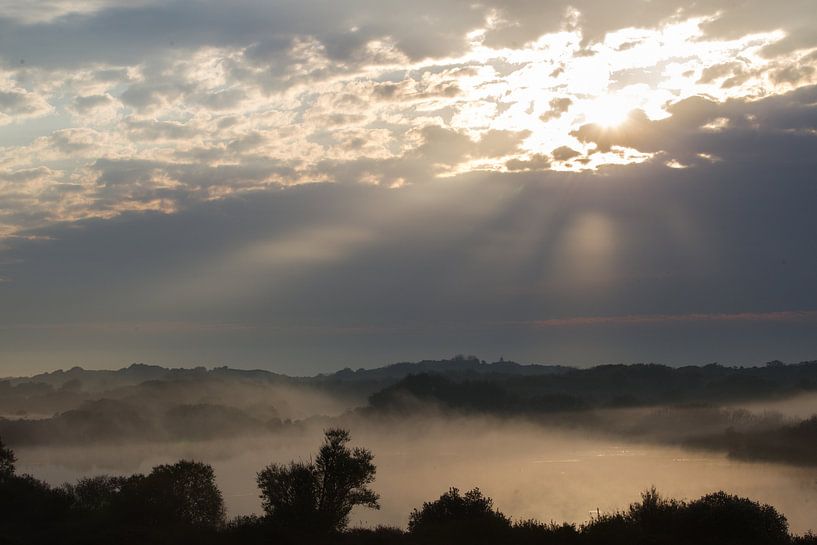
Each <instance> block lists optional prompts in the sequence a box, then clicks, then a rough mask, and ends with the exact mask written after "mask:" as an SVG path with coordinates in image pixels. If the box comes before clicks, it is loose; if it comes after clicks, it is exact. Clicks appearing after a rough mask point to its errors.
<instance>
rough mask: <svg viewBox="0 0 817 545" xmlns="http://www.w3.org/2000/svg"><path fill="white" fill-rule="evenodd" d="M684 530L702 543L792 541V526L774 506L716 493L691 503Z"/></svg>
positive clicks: (742, 544) (751, 544) (746, 544)
mask: <svg viewBox="0 0 817 545" xmlns="http://www.w3.org/2000/svg"><path fill="white" fill-rule="evenodd" d="M683 527H684V529H685V532H684V533H685V534H687V535H688V536H689V537H690V538H691V539H692V540H693V541H697V542H699V543H707V542H708V543H734V544H735V545H738V544H740V545H770V544H778V543H779V544H785V543H788V542H789V533H788V532H789V523H788V521H787V520H786V517H784V516H783V515H782V514H780V513H778V512H777V510H776V509H775V508H774V507H772V506H771V505H765V504H761V503H758V502H756V501H752V500H750V499H748V498H741V497H738V496H733V495H731V494H727V493H726V492H715V493H713V494H707V495H706V496H703V497H702V498H700V499H697V500H695V501H692V502H689V504H688V505H687V508H686V510H685V513H684V517H683Z"/></svg>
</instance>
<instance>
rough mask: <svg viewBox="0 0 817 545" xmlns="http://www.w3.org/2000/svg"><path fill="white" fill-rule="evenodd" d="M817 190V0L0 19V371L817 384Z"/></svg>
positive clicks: (157, 9)
mask: <svg viewBox="0 0 817 545" xmlns="http://www.w3.org/2000/svg"><path fill="white" fill-rule="evenodd" d="M690 5H691V6H693V7H690ZM815 167H817V10H815V6H814V2H813V0H799V1H795V0H789V1H785V0H783V1H779V2H770V1H768V0H737V1H736V0H702V1H698V2H694V3H690V2H679V1H669V0H623V1H618V2H609V1H606V0H575V1H572V2H562V1H548V2H543V1H541V0H539V1H525V0H510V1H505V2H499V1H497V2H495V1H492V0H487V1H485V2H478V3H475V2H470V1H469V2H460V1H441V0H434V1H426V0H415V1H413V2H391V1H383V0H378V1H374V0H355V1H347V2H338V1H330V2H323V1H303V0H299V1H276V2H269V1H261V0H241V1H231V2H224V1H215V0H214V1H210V0H200V1H192V0H190V1H163V2H154V1H151V0H137V1H128V2H117V1H111V0H69V1H57V0H27V1H25V2H23V1H15V0H0V374H17V373H26V374H28V373H32V372H36V371H40V370H43V369H54V368H59V367H64V368H67V367H71V366H73V365H82V366H86V367H119V366H122V365H127V364H129V363H131V362H133V361H143V362H151V363H159V364H166V365H199V364H202V365H214V364H228V365H231V366H236V367H266V368H270V369H273V370H279V371H284V372H288V373H295V374H312V373H315V372H319V371H330V370H334V369H337V368H339V367H342V366H345V365H349V366H352V367H360V366H373V365H377V364H383V363H388V362H391V361H397V360H409V359H418V358H423V357H435V358H436V357H443V356H449V355H452V354H454V353H459V352H462V353H473V354H476V355H478V356H480V357H482V358H485V359H494V358H499V357H500V356H504V357H505V358H512V359H517V360H523V361H535V362H550V363H565V364H573V365H587V364H595V363H602V362H633V361H660V362H666V363H674V364H679V363H706V362H711V361H720V362H722V363H759V362H763V361H766V360H770V359H774V358H780V359H784V360H803V359H815V358H817V176H816V175H815V172H817V170H815Z"/></svg>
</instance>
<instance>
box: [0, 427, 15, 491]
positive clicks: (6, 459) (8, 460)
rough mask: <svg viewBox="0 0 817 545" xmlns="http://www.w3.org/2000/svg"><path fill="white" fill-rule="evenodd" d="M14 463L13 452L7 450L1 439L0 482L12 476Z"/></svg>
mask: <svg viewBox="0 0 817 545" xmlns="http://www.w3.org/2000/svg"><path fill="white" fill-rule="evenodd" d="M16 462H17V458H16V457H15V456H14V451H13V450H11V449H10V448H7V447H6V445H4V444H3V439H2V438H0V482H2V481H5V480H7V479H9V478H11V477H13V476H14V467H15V466H14V464H15V463H16Z"/></svg>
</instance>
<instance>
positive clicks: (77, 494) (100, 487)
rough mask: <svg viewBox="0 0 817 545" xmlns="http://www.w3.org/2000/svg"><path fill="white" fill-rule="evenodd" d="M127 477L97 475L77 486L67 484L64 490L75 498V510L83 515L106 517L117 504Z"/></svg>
mask: <svg viewBox="0 0 817 545" xmlns="http://www.w3.org/2000/svg"><path fill="white" fill-rule="evenodd" d="M127 481H128V478H127V477H113V476H111V475H97V476H95V477H84V478H82V479H79V480H78V481H77V483H76V484H73V485H72V484H66V485H63V488H64V489H65V490H66V492H68V494H70V495H71V496H72V497H73V502H74V504H73V508H74V509H75V510H77V511H79V512H81V513H85V514H95V515H105V514H107V512H108V510H109V509H110V508H111V507H112V506H113V505H114V504H115V502H116V501H117V499H118V497H119V494H120V493H121V491H122V488H123V486H125V484H126V483H127Z"/></svg>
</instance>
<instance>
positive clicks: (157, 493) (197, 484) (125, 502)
mask: <svg viewBox="0 0 817 545" xmlns="http://www.w3.org/2000/svg"><path fill="white" fill-rule="evenodd" d="M116 507H117V510H118V512H119V515H120V517H124V518H125V519H126V520H129V521H130V522H133V523H138V524H148V525H150V524H159V525H172V524H176V525H183V526H196V527H217V526H219V525H221V524H222V523H223V522H224V500H223V498H222V496H221V491H220V490H219V489H218V487H217V486H216V483H215V475H214V473H213V468H212V467H211V466H210V465H208V464H204V463H201V462H193V461H188V460H181V461H179V462H176V463H175V464H167V465H159V466H156V467H154V468H153V470H152V471H151V472H150V473H149V474H148V475H147V476H145V475H133V476H131V477H129V478H127V479H126V480H124V481H123V482H122V483H121V484H120V492H119V497H118V498H117V505H116Z"/></svg>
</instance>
